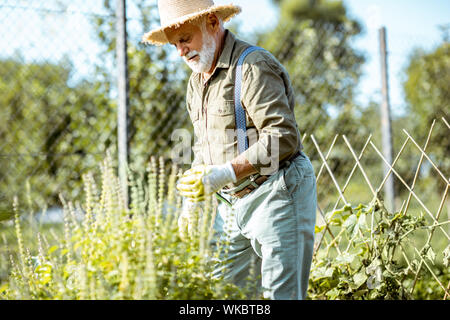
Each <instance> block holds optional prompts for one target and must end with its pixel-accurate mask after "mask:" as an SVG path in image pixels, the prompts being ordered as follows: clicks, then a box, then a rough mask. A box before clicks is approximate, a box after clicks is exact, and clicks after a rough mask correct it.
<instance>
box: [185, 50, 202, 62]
mask: <svg viewBox="0 0 450 320" xmlns="http://www.w3.org/2000/svg"><path fill="white" fill-rule="evenodd" d="M196 55H199V53H198V52H197V51H196V50H194V51H190V52H189V53H188V54H186V55H185V56H184V57H183V58H184V60H186V61H187V60H189V59H191V58H192V57H194V56H196Z"/></svg>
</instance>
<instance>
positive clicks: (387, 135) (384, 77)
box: [379, 27, 395, 212]
mask: <svg viewBox="0 0 450 320" xmlns="http://www.w3.org/2000/svg"><path fill="white" fill-rule="evenodd" d="M379 36H380V58H381V59H380V62H381V91H382V94H383V102H382V104H381V137H382V143H383V156H384V157H385V158H386V160H387V161H388V162H389V164H392V159H393V147H392V127H391V111H390V108H391V106H390V101H389V79H388V69H387V64H388V61H387V49H386V27H382V28H380V30H379ZM383 172H384V175H385V176H386V174H387V173H388V172H389V167H388V166H386V165H385V166H383ZM384 197H385V204H386V206H387V209H388V210H391V211H392V212H394V211H395V189H394V177H393V175H392V174H391V175H390V176H389V178H388V179H387V181H386V184H385V185H384Z"/></svg>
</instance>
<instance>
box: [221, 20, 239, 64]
mask: <svg viewBox="0 0 450 320" xmlns="http://www.w3.org/2000/svg"><path fill="white" fill-rule="evenodd" d="M235 42H236V38H235V36H234V34H233V33H232V32H231V31H229V30H228V29H226V30H225V42H224V45H223V50H222V53H221V54H220V57H219V59H218V60H217V65H216V68H229V67H230V64H231V54H232V53H233V48H234V43H235Z"/></svg>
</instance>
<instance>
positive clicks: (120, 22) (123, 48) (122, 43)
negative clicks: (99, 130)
mask: <svg viewBox="0 0 450 320" xmlns="http://www.w3.org/2000/svg"><path fill="white" fill-rule="evenodd" d="M126 23H127V21H126V0H118V1H117V7H116V30H117V38H116V54H117V90H118V103H117V140H118V166H119V179H120V183H121V186H122V190H123V192H124V200H125V205H126V207H128V182H127V165H128V151H129V139H128V128H127V124H128V110H129V97H128V92H129V82H128V59H127V29H126Z"/></svg>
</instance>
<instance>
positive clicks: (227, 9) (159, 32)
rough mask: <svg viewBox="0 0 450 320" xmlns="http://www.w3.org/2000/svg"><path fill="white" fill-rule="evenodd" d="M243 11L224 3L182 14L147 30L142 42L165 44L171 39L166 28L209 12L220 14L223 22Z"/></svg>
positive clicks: (176, 25)
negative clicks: (175, 19) (167, 35)
mask: <svg viewBox="0 0 450 320" xmlns="http://www.w3.org/2000/svg"><path fill="white" fill-rule="evenodd" d="M240 12H241V7H239V6H235V5H232V4H230V5H223V6H212V7H209V8H208V9H206V10H202V11H198V12H195V13H193V14H188V15H185V16H182V17H180V18H178V19H177V21H174V22H169V23H168V24H167V25H165V26H164V27H160V28H158V29H155V30H152V31H150V32H147V33H146V34H144V36H143V37H142V42H144V43H147V44H153V45H158V46H161V45H164V44H167V43H168V42H169V40H168V39H167V37H166V34H165V32H164V31H165V30H166V29H169V28H174V27H179V26H180V25H182V24H184V23H186V22H189V21H193V20H195V19H198V18H199V17H201V16H203V15H206V14H209V13H215V14H217V15H218V17H219V18H220V19H222V21H223V22H226V21H228V20H230V19H231V18H233V17H234V16H235V15H237V14H239V13H240Z"/></svg>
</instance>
